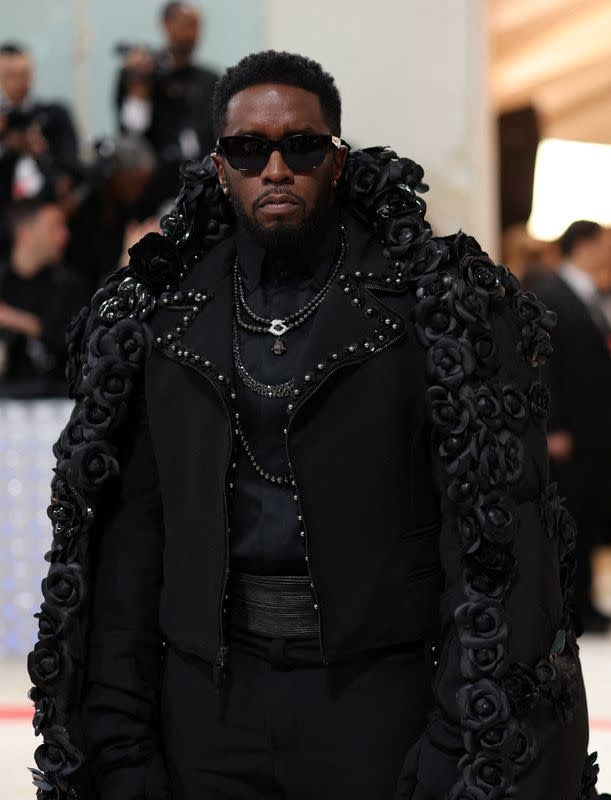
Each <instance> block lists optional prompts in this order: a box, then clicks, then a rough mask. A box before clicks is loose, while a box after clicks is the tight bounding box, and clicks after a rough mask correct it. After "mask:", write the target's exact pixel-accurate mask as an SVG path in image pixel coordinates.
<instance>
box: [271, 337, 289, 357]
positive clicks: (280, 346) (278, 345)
mask: <svg viewBox="0 0 611 800" xmlns="http://www.w3.org/2000/svg"><path fill="white" fill-rule="evenodd" d="M272 351H273V352H274V353H275V354H276V355H277V356H281V355H282V354H283V353H285V352H286V345H285V344H284V342H283V341H282V339H281V338H280V337H278V338H277V339H276V341H275V342H274V346H273V347H272Z"/></svg>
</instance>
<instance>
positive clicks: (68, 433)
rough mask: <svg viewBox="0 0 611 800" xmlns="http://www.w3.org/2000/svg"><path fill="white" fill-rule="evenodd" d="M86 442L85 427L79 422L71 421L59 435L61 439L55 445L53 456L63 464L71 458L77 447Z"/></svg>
mask: <svg viewBox="0 0 611 800" xmlns="http://www.w3.org/2000/svg"><path fill="white" fill-rule="evenodd" d="M84 441H85V436H84V433H83V427H82V425H81V424H80V423H79V422H78V420H70V422H69V423H68V424H67V425H66V427H65V428H64V429H63V431H62V432H61V433H60V435H59V439H58V440H57V441H56V442H55V444H54V445H53V455H54V456H55V458H56V459H57V460H58V462H62V461H63V460H64V459H67V458H70V454H71V453H72V451H73V450H74V448H75V447H78V445H80V444H82V443H83V442H84Z"/></svg>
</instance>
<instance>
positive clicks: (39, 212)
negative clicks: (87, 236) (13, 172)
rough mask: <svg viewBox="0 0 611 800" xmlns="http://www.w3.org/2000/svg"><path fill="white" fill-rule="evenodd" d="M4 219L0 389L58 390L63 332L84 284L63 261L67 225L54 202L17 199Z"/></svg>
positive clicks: (12, 392) (37, 393) (62, 389)
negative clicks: (7, 246)
mask: <svg viewBox="0 0 611 800" xmlns="http://www.w3.org/2000/svg"><path fill="white" fill-rule="evenodd" d="M9 219H10V223H11V232H12V249H11V255H10V259H9V260H8V261H7V262H3V263H0V353H1V360H2V364H1V366H0V387H1V388H0V392H1V393H2V394H3V395H4V396H6V395H7V394H8V395H12V396H16V395H19V396H24V395H25V396H40V395H42V396H44V395H49V394H62V395H63V394H66V391H67V387H66V383H65V377H64V364H65V361H66V343H65V340H64V332H65V329H66V327H67V325H68V323H69V322H70V320H71V318H72V317H73V316H74V315H75V314H76V313H77V311H78V310H79V309H80V308H81V306H82V305H83V303H84V302H86V299H87V294H88V293H87V289H86V287H85V286H84V285H83V283H82V282H80V281H79V279H78V277H77V276H76V275H74V274H73V273H72V272H71V271H70V270H68V269H67V268H66V267H65V266H64V265H63V264H62V259H63V256H64V251H65V249H66V244H67V242H68V229H67V227H66V223H65V220H64V215H63V213H62V212H61V210H60V209H59V207H58V206H57V205H55V204H53V203H51V202H49V201H48V200H45V199H36V198H29V199H26V200H20V201H18V202H16V203H14V204H13V205H12V206H11V208H10V211H9Z"/></svg>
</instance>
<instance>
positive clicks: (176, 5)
mask: <svg viewBox="0 0 611 800" xmlns="http://www.w3.org/2000/svg"><path fill="white" fill-rule="evenodd" d="M185 7H186V8H190V7H191V3H185V2H182V3H181V2H180V0H178V2H177V0H172V2H171V3H166V4H165V5H164V6H163V7H162V9H161V19H162V21H163V22H168V20H170V19H171V18H172V17H173V16H174V14H175V13H176V12H177V11H180V9H181V8H185Z"/></svg>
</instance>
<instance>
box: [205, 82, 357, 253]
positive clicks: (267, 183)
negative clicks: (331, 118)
mask: <svg viewBox="0 0 611 800" xmlns="http://www.w3.org/2000/svg"><path fill="white" fill-rule="evenodd" d="M294 133H326V134H329V133H331V130H330V128H329V126H328V125H327V123H326V122H325V119H324V116H323V112H322V109H321V106H320V100H319V98H318V95H316V94H314V93H313V92H309V91H306V90H305V89H300V88H297V87H294V86H284V85H282V84H262V85H260V86H251V87H249V88H247V89H243V90H242V91H241V92H238V93H237V94H235V95H234V96H233V97H232V98H231V100H230V101H229V105H228V107H227V114H226V117H225V129H224V130H223V132H222V135H223V136H236V135H240V134H255V135H258V136H264V137H267V138H268V139H281V138H282V137H284V136H287V135H288V134H294ZM346 153H347V150H346V149H345V148H343V147H342V148H341V149H337V148H329V152H328V153H327V154H326V155H325V158H324V161H323V162H322V164H321V165H320V166H319V167H317V168H316V169H312V170H308V171H303V172H294V171H292V170H291V169H290V168H289V167H288V166H287V164H286V163H285V161H284V159H283V157H282V154H281V153H280V151H279V150H274V151H273V152H272V153H271V155H270V157H269V160H268V162H267V164H266V165H265V167H264V168H263V169H262V171H261V172H240V171H239V170H236V169H233V168H232V167H231V165H230V164H229V162H228V161H227V159H226V158H224V157H223V156H222V155H216V154H215V155H213V160H214V163H215V165H216V168H217V172H218V174H219V180H220V182H221V185H226V186H227V189H228V192H229V196H230V198H231V202H232V204H233V206H234V208H235V210H236V213H237V214H238V216H240V217H241V218H242V219H243V220H244V222H245V223H246V225H247V226H248V228H249V229H250V230H251V232H252V233H253V234H254V235H255V237H256V238H257V239H258V240H259V241H260V242H261V243H262V244H263V245H264V246H268V247H274V246H281V245H282V244H285V245H290V244H291V243H294V244H296V243H298V242H299V240H300V239H302V238H303V236H304V233H305V232H306V231H307V230H309V229H310V228H311V227H312V224H313V223H314V222H315V221H316V220H317V219H319V218H321V217H323V216H324V215H325V214H326V213H327V211H328V209H329V207H330V206H331V204H332V201H333V187H332V184H333V181H334V180H339V177H340V175H341V172H342V169H343V166H344V162H345V160H346Z"/></svg>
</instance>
